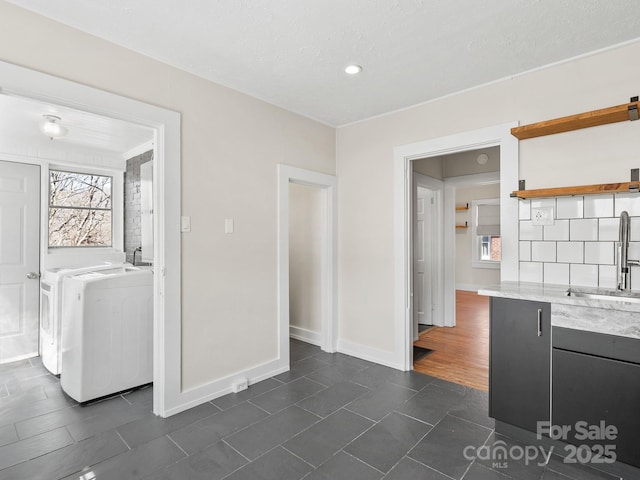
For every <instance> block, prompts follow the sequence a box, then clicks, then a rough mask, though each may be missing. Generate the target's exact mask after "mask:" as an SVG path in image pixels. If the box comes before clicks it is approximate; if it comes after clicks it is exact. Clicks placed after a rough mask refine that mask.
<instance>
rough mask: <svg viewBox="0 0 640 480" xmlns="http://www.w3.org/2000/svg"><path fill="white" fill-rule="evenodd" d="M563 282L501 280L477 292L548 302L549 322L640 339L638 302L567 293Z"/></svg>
mask: <svg viewBox="0 0 640 480" xmlns="http://www.w3.org/2000/svg"><path fill="white" fill-rule="evenodd" d="M567 288H569V287H568V286H567V285H543V284H540V283H526V282H502V283H501V284H500V285H495V286H490V287H485V288H482V289H480V290H478V294H479V295H486V296H490V297H502V298H512V299H516V300H531V301H537V302H547V303H550V304H551V325H552V326H556V327H564V328H573V329H577V330H586V331H591V332H596V333H605V334H609V335H618V336H623V337H632V338H638V339H640V303H632V302H622V301H618V300H606V299H603V300H601V299H594V298H584V297H570V296H567V294H566V292H567Z"/></svg>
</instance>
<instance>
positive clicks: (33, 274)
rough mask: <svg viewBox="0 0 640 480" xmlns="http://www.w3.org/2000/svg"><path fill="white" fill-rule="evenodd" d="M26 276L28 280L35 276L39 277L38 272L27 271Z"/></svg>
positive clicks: (33, 278) (35, 277)
mask: <svg viewBox="0 0 640 480" xmlns="http://www.w3.org/2000/svg"><path fill="white" fill-rule="evenodd" d="M27 278H28V279H29V280H35V279H37V278H40V273H39V272H29V273H27Z"/></svg>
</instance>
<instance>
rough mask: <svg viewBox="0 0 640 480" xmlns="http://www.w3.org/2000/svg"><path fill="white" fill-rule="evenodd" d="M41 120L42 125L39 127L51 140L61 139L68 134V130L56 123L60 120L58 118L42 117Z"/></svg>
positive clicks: (52, 116)
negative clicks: (42, 119)
mask: <svg viewBox="0 0 640 480" xmlns="http://www.w3.org/2000/svg"><path fill="white" fill-rule="evenodd" d="M42 118H44V123H43V124H42V127H41V128H42V132H43V133H44V134H45V135H46V136H47V137H49V138H50V139H51V140H53V139H54V138H62V137H64V136H65V135H66V134H67V133H68V132H69V130H67V129H66V128H64V127H63V126H62V125H60V124H59V123H58V122H59V121H60V120H61V119H60V117H57V116H55V115H42Z"/></svg>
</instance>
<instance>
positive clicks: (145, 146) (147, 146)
mask: <svg viewBox="0 0 640 480" xmlns="http://www.w3.org/2000/svg"><path fill="white" fill-rule="evenodd" d="M154 147H155V144H154V143H153V140H149V141H148V142H144V143H142V144H140V145H138V146H137V147H133V148H132V149H131V150H128V151H126V152H124V153H123V154H122V158H124V159H125V160H129V159H130V158H133V157H137V156H138V155H142V154H143V153H147V152H148V151H149V150H153V149H154Z"/></svg>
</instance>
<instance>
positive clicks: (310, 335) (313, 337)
mask: <svg viewBox="0 0 640 480" xmlns="http://www.w3.org/2000/svg"><path fill="white" fill-rule="evenodd" d="M289 336H290V337H291V338H295V339H296V340H300V341H303V342H307V343H310V344H312V345H317V346H318V347H320V346H321V344H322V342H321V340H320V332H314V331H313V330H307V329H306V328H301V327H294V326H293V325H290V326H289Z"/></svg>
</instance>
